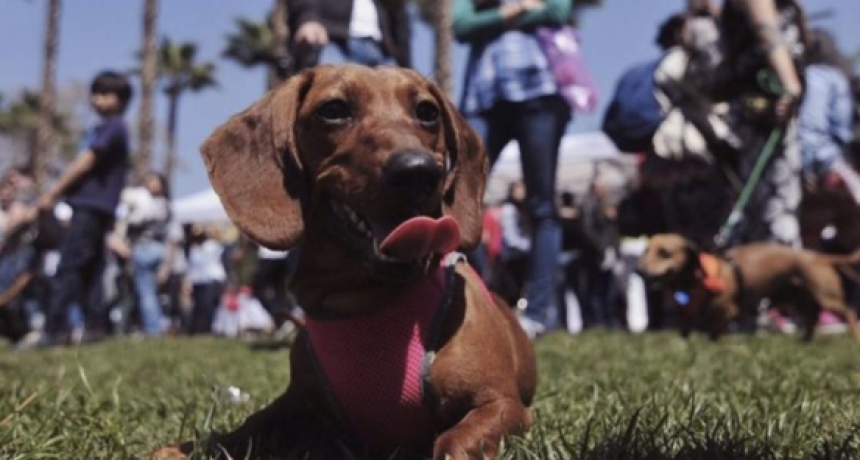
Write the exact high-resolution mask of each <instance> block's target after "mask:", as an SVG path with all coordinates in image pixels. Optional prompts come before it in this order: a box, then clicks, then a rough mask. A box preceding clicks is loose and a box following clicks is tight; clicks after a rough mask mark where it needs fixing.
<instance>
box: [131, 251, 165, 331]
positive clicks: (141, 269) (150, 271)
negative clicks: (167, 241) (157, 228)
mask: <svg viewBox="0 0 860 460" xmlns="http://www.w3.org/2000/svg"><path fill="white" fill-rule="evenodd" d="M163 256H164V245H162V244H161V243H158V242H156V241H142V242H139V243H137V244H135V246H134V248H133V250H132V263H133V266H134V272H133V273H134V275H133V276H134V287H135V290H136V291H137V299H138V302H137V305H138V309H139V311H140V323H141V328H142V329H143V333H144V334H146V335H147V336H152V337H157V336H159V335H161V329H162V328H161V317H162V313H161V305H160V304H159V303H158V280H157V272H158V266H159V264H161V260H162V259H163Z"/></svg>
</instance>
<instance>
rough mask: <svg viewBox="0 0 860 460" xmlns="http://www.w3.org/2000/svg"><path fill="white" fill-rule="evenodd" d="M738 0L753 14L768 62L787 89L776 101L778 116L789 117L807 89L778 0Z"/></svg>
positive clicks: (758, 36) (756, 33)
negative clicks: (782, 25)
mask: <svg viewBox="0 0 860 460" xmlns="http://www.w3.org/2000/svg"><path fill="white" fill-rule="evenodd" d="M735 1H737V2H738V3H739V4H738V6H740V7H741V10H742V11H744V12H745V13H746V15H747V17H748V18H749V23H750V26H751V27H752V28H753V31H754V35H755V37H756V39H757V41H758V44H759V46H760V47H761V48H762V49H763V50H764V52H765V55H766V58H767V63H768V65H769V66H770V68H771V69H772V70H773V71H774V73H775V74H776V76H777V78H778V79H779V82H780V84H781V85H782V88H783V90H784V91H785V93H784V94H783V95H782V96H781V97H780V99H779V101H778V102H777V105H776V115H777V117H778V118H780V119H785V118H787V117H788V116H790V112H791V110H792V109H793V107H794V105H795V104H796V103H797V101H798V98H799V97H800V95H801V93H802V92H803V86H802V85H801V83H800V76H799V75H798V74H797V69H796V68H795V66H794V60H792V58H791V52H790V51H789V49H788V47H787V46H786V45H785V43H783V38H782V34H781V33H780V30H779V11H778V10H777V7H776V3H775V2H774V0H735Z"/></svg>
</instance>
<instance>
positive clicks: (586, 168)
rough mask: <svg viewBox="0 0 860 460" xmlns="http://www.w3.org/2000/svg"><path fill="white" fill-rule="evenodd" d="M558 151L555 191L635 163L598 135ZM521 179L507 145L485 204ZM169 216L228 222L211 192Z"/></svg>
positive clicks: (610, 177) (575, 137)
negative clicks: (599, 165) (600, 166)
mask: <svg viewBox="0 0 860 460" xmlns="http://www.w3.org/2000/svg"><path fill="white" fill-rule="evenodd" d="M559 150H560V152H559V167H558V170H559V172H558V188H559V189H562V190H570V191H573V192H582V191H583V190H584V189H585V188H586V187H587V184H588V181H589V180H590V178H591V177H592V175H593V174H594V171H595V170H594V166H593V163H595V162H600V161H610V162H613V163H617V164H619V165H622V166H623V165H628V166H629V165H632V164H633V163H634V161H635V159H634V157H633V156H631V155H622V154H621V153H619V151H618V149H617V148H616V147H615V144H613V143H612V141H611V140H609V138H607V137H606V135H604V134H603V133H602V132H599V131H597V132H591V133H582V134H568V135H566V136H564V138H563V139H562V141H561V148H560V149H559ZM521 175H522V174H521V166H520V150H519V147H518V146H517V144H516V142H511V143H510V144H508V146H507V147H505V149H504V150H503V151H502V153H501V155H500V156H499V160H498V161H497V162H496V164H495V165H494V167H493V171H492V174H491V176H490V180H489V183H488V184H487V201H497V200H499V199H501V198H503V197H504V195H505V193H506V192H507V185H508V184H509V183H510V182H511V181H513V180H517V179H519V178H520V177H521ZM601 175H606V177H603V178H602V180H606V181H608V182H609V183H610V184H609V185H614V183H615V182H619V181H624V180H625V177H623V176H624V174H623V173H622V172H620V171H612V170H601ZM173 213H174V215H175V216H176V218H177V220H179V221H180V222H182V223H191V222H200V223H207V222H226V221H227V220H228V218H227V213H226V212H225V211H224V207H223V206H222V205H221V200H220V199H219V198H218V195H217V194H216V193H215V191H214V190H212V189H211V188H210V189H208V190H204V191H202V192H198V193H195V194H193V195H190V196H187V197H185V198H181V199H178V200H174V202H173Z"/></svg>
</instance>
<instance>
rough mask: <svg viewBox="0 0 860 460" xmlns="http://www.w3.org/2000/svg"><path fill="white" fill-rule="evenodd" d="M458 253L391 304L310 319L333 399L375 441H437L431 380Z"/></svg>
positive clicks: (417, 444) (386, 444) (379, 445)
mask: <svg viewBox="0 0 860 460" xmlns="http://www.w3.org/2000/svg"><path fill="white" fill-rule="evenodd" d="M458 256H459V255H458ZM460 258H462V256H459V257H455V258H452V257H449V258H448V260H449V262H447V263H446V264H444V265H445V266H440V267H439V268H438V269H437V270H436V271H435V272H434V273H432V274H430V275H428V276H425V277H424V278H422V279H421V280H419V281H417V282H416V283H415V284H413V285H411V286H408V287H406V288H405V289H404V291H403V292H402V294H400V295H399V296H398V298H397V299H396V300H395V301H394V302H393V304H391V305H387V306H385V307H383V308H379V309H377V310H375V311H374V312H372V313H370V314H366V315H359V316H355V317H349V318H339V319H332V320H326V319H311V318H309V319H308V320H307V325H306V326H307V332H308V337H309V339H310V340H309V342H310V347H311V354H312V355H313V356H314V357H315V359H316V364H317V366H316V367H317V373H318V376H319V378H320V379H321V381H322V382H323V384H324V385H326V386H327V387H328V390H329V391H328V393H329V396H330V398H329V399H330V400H332V403H333V405H334V406H335V408H336V410H339V412H340V413H341V415H342V417H343V418H344V421H345V423H346V424H347V425H348V428H349V429H351V430H352V433H353V434H355V435H356V436H357V438H358V439H360V440H361V441H362V442H364V443H367V445H368V446H372V448H373V449H385V450H391V451H393V450H395V449H405V450H407V451H417V450H421V449H423V448H426V447H428V446H429V445H430V443H431V442H432V436H433V434H434V432H435V429H434V426H433V424H432V418H431V414H430V412H429V410H428V408H427V406H426V404H424V402H425V397H426V396H427V395H426V394H425V386H426V384H427V382H428V380H429V369H430V364H431V361H432V352H433V349H432V348H433V347H434V346H435V341H436V340H437V338H436V336H437V335H438V332H437V329H438V324H439V323H440V321H441V318H442V317H443V316H444V314H445V312H446V311H447V310H448V306H449V304H450V301H451V292H452V289H451V288H452V285H453V272H454V270H453V265H454V264H455V263H456V261H457V260H460Z"/></svg>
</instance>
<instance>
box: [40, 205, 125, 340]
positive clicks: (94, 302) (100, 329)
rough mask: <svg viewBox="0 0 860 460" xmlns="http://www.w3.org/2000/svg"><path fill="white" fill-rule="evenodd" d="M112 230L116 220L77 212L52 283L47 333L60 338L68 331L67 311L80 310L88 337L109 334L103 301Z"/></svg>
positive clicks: (82, 211)
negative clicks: (107, 245) (75, 307)
mask: <svg viewBox="0 0 860 460" xmlns="http://www.w3.org/2000/svg"><path fill="white" fill-rule="evenodd" d="M112 226H113V216H111V215H109V214H105V213H101V212H98V211H92V210H89V209H84V208H77V209H75V212H74V215H72V221H71V223H70V224H69V228H68V229H67V230H66V232H65V235H64V237H63V243H62V246H61V248H60V263H59V266H58V267H57V273H56V275H54V279H53V283H52V285H53V289H54V292H53V295H52V296H51V297H50V299H49V301H48V302H47V304H46V307H47V308H46V311H45V320H46V323H45V329H46V331H47V332H48V333H49V334H59V333H61V332H63V331H64V330H65V329H67V326H68V323H67V318H68V311H69V308H70V307H71V306H72V304H74V303H76V302H77V304H78V305H79V306H80V308H81V311H82V312H83V314H84V326H85V328H86V330H87V331H88V332H89V333H92V334H96V335H98V334H104V333H107V331H108V325H109V320H108V315H107V309H106V308H105V306H104V305H103V303H104V302H103V301H102V277H103V275H104V270H105V256H106V249H105V236H107V234H108V232H109V231H110V229H111V227H112Z"/></svg>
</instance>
